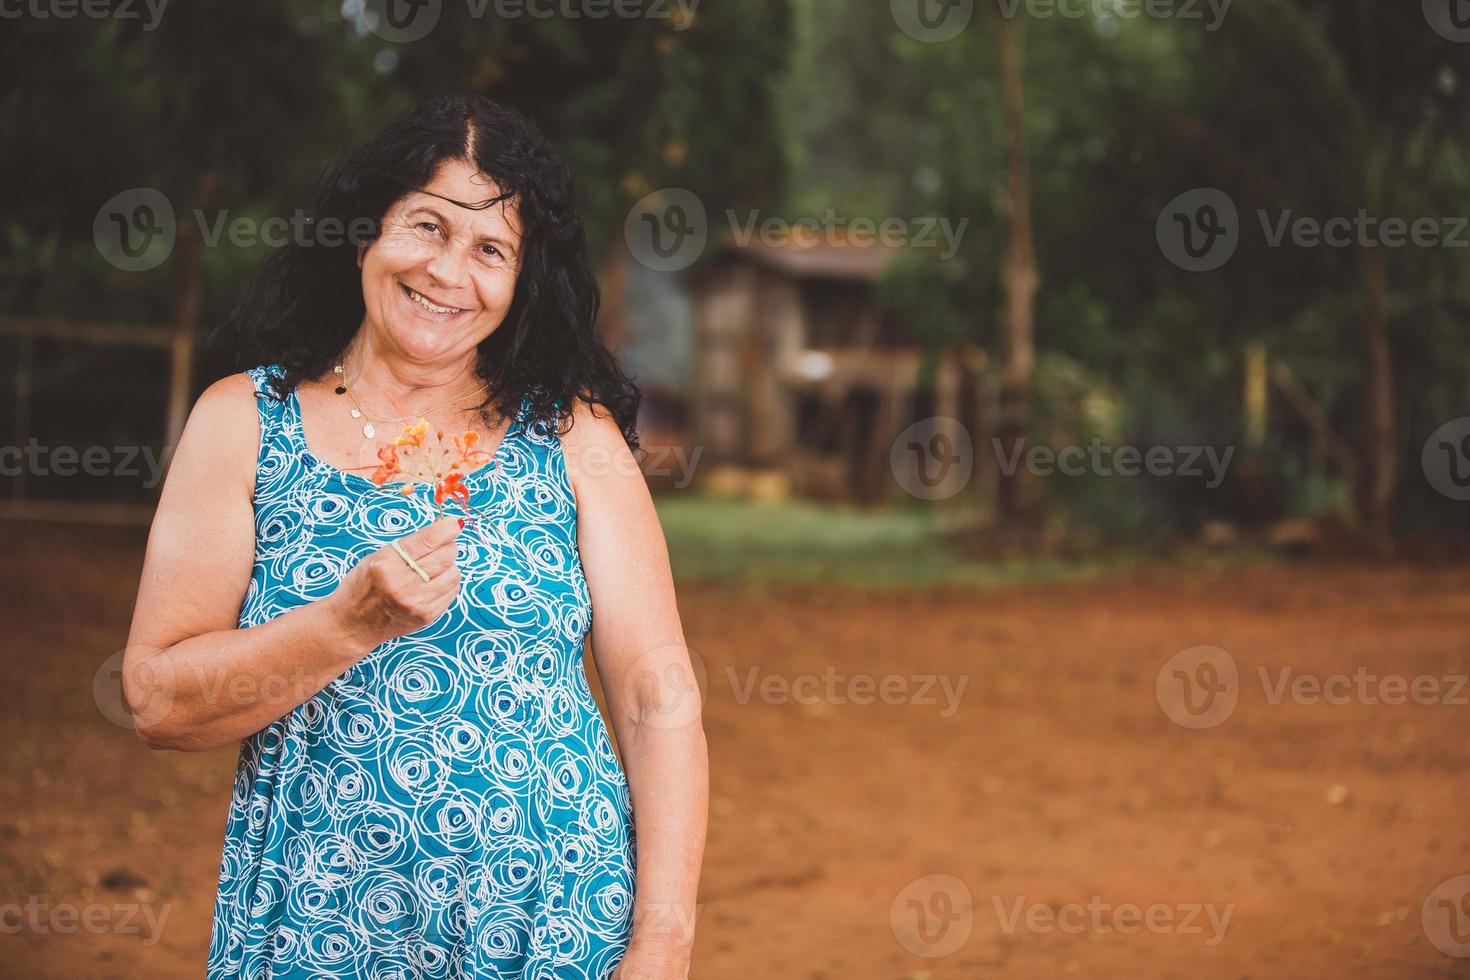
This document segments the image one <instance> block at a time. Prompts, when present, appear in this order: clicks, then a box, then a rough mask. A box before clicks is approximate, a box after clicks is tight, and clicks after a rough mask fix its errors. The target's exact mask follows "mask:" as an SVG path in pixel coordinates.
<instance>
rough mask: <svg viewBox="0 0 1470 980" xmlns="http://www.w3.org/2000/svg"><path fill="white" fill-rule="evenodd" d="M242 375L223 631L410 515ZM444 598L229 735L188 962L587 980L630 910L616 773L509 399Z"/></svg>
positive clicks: (304, 972)
mask: <svg viewBox="0 0 1470 980" xmlns="http://www.w3.org/2000/svg"><path fill="white" fill-rule="evenodd" d="M277 371H279V368H278V367H276V366H274V365H271V366H267V367H260V368H254V369H252V370H250V371H249V372H247V373H248V374H249V375H250V376H251V378H252V379H253V380H254V382H255V388H256V399H257V403H258V405H259V409H260V423H261V439H260V457H259V461H258V468H257V475H256V485H255V534H256V552H255V566H254V571H253V573H252V575H251V579H250V585H249V588H248V590H247V592H246V594H245V600H244V603H243V604H242V607H241V609H240V621H239V624H240V627H241V628H242V629H243V628H247V627H251V626H256V625H258V624H260V623H264V622H267V621H268V620H271V619H273V618H275V617H277V616H280V615H281V614H282V613H284V612H286V611H288V610H290V609H292V608H295V607H297V606H301V605H304V604H306V603H309V602H313V601H315V600H317V599H321V598H323V597H325V596H327V595H329V594H331V592H332V590H333V589H335V588H336V587H337V584H338V583H339V582H341V581H342V578H343V576H344V575H346V573H347V572H348V571H349V570H350V569H351V568H352V567H353V566H354V565H356V564H357V563H358V562H359V561H361V560H362V559H363V558H365V557H367V556H368V555H370V554H372V553H373V552H374V551H376V550H378V549H379V548H381V547H382V546H383V545H385V544H386V543H387V542H388V541H389V540H390V539H392V538H396V537H401V536H402V535H405V534H408V533H411V532H413V531H415V530H417V529H418V528H421V527H424V526H425V525H427V524H429V523H430V522H431V521H432V520H433V519H434V517H435V513H434V507H433V504H432V502H431V501H430V500H429V499H428V496H427V494H424V493H423V492H422V490H421V491H420V493H419V495H417V496H414V497H404V496H403V495H402V494H400V493H398V492H397V491H396V490H394V489H392V488H384V487H380V486H376V485H374V484H373V483H372V482H371V481H370V480H368V479H367V478H366V477H364V476H361V475H359V474H355V473H348V472H344V471H342V470H339V469H336V468H335V467H333V466H331V465H329V464H327V463H325V462H323V461H322V460H319V459H317V458H316V457H314V456H313V455H312V454H311V452H310V451H309V450H308V449H307V446H306V442H305V438H304V436H303V433H302V427H301V408H300V403H299V402H298V400H297V398H296V395H295V393H294V392H292V393H291V395H290V396H289V397H288V398H287V399H285V400H284V401H280V400H277V399H276V398H274V397H273V395H272V394H271V392H270V389H269V388H268V387H267V386H266V379H267V375H268V373H269V372H277ZM466 485H467V486H468V488H469V490H470V494H471V501H472V503H473V504H474V506H475V507H477V508H479V509H481V510H482V511H483V512H484V513H486V514H488V515H489V518H490V520H489V522H488V526H487V522H486V521H485V520H474V521H471V523H470V524H469V525H468V526H467V527H466V528H465V529H464V531H463V532H461V534H460V536H459V545H458V547H459V552H458V559H457V560H458V564H459V568H460V572H461V577H462V578H461V585H460V593H459V596H458V598H457V599H456V600H455V602H454V604H453V605H452V606H451V607H450V608H449V610H448V611H447V612H446V613H445V614H444V615H443V616H441V617H440V618H439V619H438V620H436V621H435V622H433V623H431V624H430V625H428V626H426V627H424V628H423V629H421V630H419V631H418V632H415V633H411V634H409V635H407V636H403V637H399V638H397V639H394V640H390V641H389V642H387V643H384V644H383V645H381V646H379V647H377V648H376V649H375V650H373V651H372V652H371V653H369V654H368V655H367V656H366V657H364V658H363V659H362V660H361V661H359V662H358V663H357V664H356V665H354V666H353V667H351V668H350V669H348V670H347V671H346V672H345V673H343V674H342V675H341V676H340V677H338V678H336V679H335V680H333V681H332V682H331V683H330V684H328V685H327V686H326V687H325V688H324V689H322V690H321V691H320V692H318V693H317V694H316V695H315V696H314V697H312V698H311V699H310V700H309V701H307V702H305V703H304V704H302V705H301V706H300V707H298V708H296V709H295V710H294V711H292V712H290V713H289V714H287V715H286V716H285V717H283V718H281V719H280V720H278V721H276V722H274V723H272V724H271V725H269V726H268V727H267V728H265V729H263V730H262V731H260V732H258V733H256V734H255V735H252V736H250V737H249V738H247V739H245V740H244V741H243V742H242V744H241V752H240V762H239V768H238V771H237V774H236V778H235V786H234V793H233V795H232V798H231V800H230V810H229V819H228V825H227V828H226V831H225V844H224V854H223V858H222V860H221V862H220V875H219V895H218V899H217V902H216V905H215V914H214V926H213V931H212V934H211V938H210V948H209V966H208V978H209V980H226V978H231V980H234V978H251V980H255V978H267V977H278V978H285V977H290V978H311V980H325V978H332V980H338V978H344V977H352V978H361V980H416V978H501V977H505V978H509V977H516V978H521V977H525V978H543V977H555V978H563V977H569V978H570V977H576V978H601V977H605V976H607V975H608V974H609V973H610V972H611V971H612V969H613V967H614V966H616V965H617V963H618V961H619V960H620V959H621V957H622V955H623V952H624V950H625V949H626V946H627V939H628V933H629V929H630V925H631V912H632V898H633V885H634V867H635V863H634V837H633V825H632V810H631V806H630V800H629V796H628V784H627V780H626V778H625V776H624V773H623V770H622V767H621V766H620V764H619V762H618V759H617V756H616V755H615V753H614V751H613V747H612V743H611V740H610V739H609V737H608V733H607V729H606V726H605V725H604V724H603V720H602V715H601V714H600V712H599V711H598V708H597V704H596V702H595V701H594V700H593V699H592V695H591V692H590V691H589V690H588V687H587V679H586V676H585V674H584V672H583V669H582V642H583V638H584V637H585V636H586V634H587V630H588V628H589V626H590V622H591V612H592V610H591V602H590V599H589V596H588V592H587V583H586V581H585V579H584V578H583V576H582V566H581V561H580V558H579V556H578V553H577V543H576V518H577V515H576V501H575V498H574V496H573V494H572V489H571V484H570V482H569V480H568V478H567V471H566V464H565V460H564V458H563V455H562V450H561V443H560V440H559V438H558V437H557V435H556V434H555V432H554V431H551V429H550V428H549V427H547V426H545V425H541V424H535V423H532V422H530V421H529V418H528V410H527V404H526V403H524V402H523V403H522V406H521V413H520V415H519V416H518V417H517V419H516V420H515V422H514V424H513V425H512V426H511V429H510V431H509V432H508V433H507V435H506V436H505V439H504V441H503V442H502V443H501V446H500V447H499V449H498V451H497V452H496V454H495V457H494V460H493V462H492V463H491V464H490V465H488V466H486V467H484V468H482V469H479V470H477V471H475V472H473V473H471V474H470V475H469V476H468V477H467V478H466Z"/></svg>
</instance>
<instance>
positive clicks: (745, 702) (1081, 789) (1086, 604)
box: [0, 0, 1470, 980]
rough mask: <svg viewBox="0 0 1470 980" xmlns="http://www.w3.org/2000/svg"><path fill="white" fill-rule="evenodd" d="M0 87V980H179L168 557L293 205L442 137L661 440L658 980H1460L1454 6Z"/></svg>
mask: <svg viewBox="0 0 1470 980" xmlns="http://www.w3.org/2000/svg"><path fill="white" fill-rule="evenodd" d="M0 79H3V82H0V147H3V150H0V160H3V167H4V171H3V172H4V176H5V180H4V181H3V182H0V440H3V446H0V544H3V546H4V552H5V555H6V558H5V561H4V563H3V565H0V576H3V582H0V603H4V607H5V627H6V628H5V635H6V639H5V653H6V662H7V663H8V664H9V665H10V668H11V671H10V676H9V677H8V681H7V683H6V684H5V685H4V690H3V693H0V706H3V715H0V734H3V736H4V744H5V746H6V751H5V752H4V753H0V793H3V797H4V799H5V800H6V801H7V804H6V806H5V807H4V808H3V811H0V976H15V977H67V978H80V977H127V978H131V977H137V976H145V975H146V976H151V977H190V976H199V975H201V974H202V972H203V963H204V956H205V951H206V948H207V943H208V931H209V916H210V914H211V911H212V902H213V894H214V887H215V880H216V874H217V871H218V859H219V848H220V841H221V834H222V832H223V823H224V814H225V810H226V806H227V802H228V795H229V789H230V782H231V776H232V773H233V767H234V757H235V753H234V752H233V751H222V752H217V753H210V754H206V755H201V756H181V755H169V754H153V753H149V752H148V751H147V750H146V749H144V748H143V747H142V746H141V744H139V743H137V742H136V740H134V739H133V738H132V736H131V735H130V734H129V732H128V731H127V717H126V712H125V711H124V710H123V709H122V706H121V702H120V692H119V690H118V680H117V668H118V662H119V659H120V652H119V651H120V649H121V647H122V645H123V643H124V642H125V639H126V635H127V628H128V623H129V618H130V615H131V609H132V602H133V599H134V596H135V593H136V587H137V576H138V572H139V569H140V567H141V561H142V550H143V546H144V544H145V542H146V533H147V526H148V522H149V520H150V517H151V508H152V504H153V502H154V501H155V500H156V497H157V493H158V488H159V484H160V481H161V479H162V477H163V474H164V472H165V469H166V465H167V461H168V457H169V453H170V447H171V446H172V445H173V443H174V442H175V440H176V438H177V435H178V432H179V430H180V428H181V427H182V424H183V420H184V419H185V418H186V417H187V412H188V409H189V406H190V405H191V404H192V402H193V399H194V398H195V397H196V396H197V394H198V392H199V391H200V390H202V389H203V388H204V387H205V386H206V385H208V384H209V383H211V382H212V381H214V380H215V379H217V378H219V377H221V376H223V375H224V374H226V373H228V372H229V371H231V370H232V369H233V366H232V365H230V364H228V363H225V362H224V361H222V360H221V358H220V357H219V355H218V354H217V353H215V351H214V350H213V348H211V346H210V344H209V340H210V336H211V333H212V331H213V329H214V328H215V327H216V326H217V325H218V324H219V323H220V322H221V321H222V320H223V318H224V317H225V315H226V314H227V312H228V310H229V309H230V307H231V306H232V305H233V303H234V302H235V300H236V299H237V297H238V296H239V295H240V292H241V290H242V288H243V285H244V284H245V282H246V281H247V280H248V278H249V276H250V274H251V271H252V270H253V269H254V268H255V266H256V265H257V264H258V263H259V262H260V261H261V259H262V258H263V257H264V256H265V255H267V254H269V252H270V251H271V250H272V249H273V248H279V247H281V246H282V245H284V244H285V243H286V242H287V241H291V240H303V236H304V239H305V240H307V241H308V242H310V243H312V244H320V245H321V246H322V247H330V246H331V243H330V242H325V241H321V242H317V241H313V240H312V236H313V235H314V234H316V232H315V231H314V230H313V229H312V227H311V225H309V224H308V223H306V222H305V221H304V218H305V216H306V212H305V211H304V210H303V209H304V208H305V206H306V201H307V197H308V195H309V192H310V189H311V188H312V186H313V185H314V183H315V181H316V179H317V177H318V176H319V175H320V173H321V172H322V170H323V169H324V168H325V167H326V166H328V165H329V164H330V163H331V162H332V160H333V159H334V158H335V157H336V156H337V155H338V154H340V153H342V152H344V151H345V150H347V149H349V148H351V147H354V146H356V145H357V144H359V143H360V142H362V141H363V140H365V139H366V138H367V137H368V136H369V135H371V134H372V133H373V132H375V131H376V130H377V129H378V128H379V127H380V126H382V125H383V124H384V123H386V122H387V121H389V120H391V119H393V118H395V117H396V116H398V115H401V114H402V113H404V112H405V111H407V110H408V109H409V108H410V107H411V106H412V105H413V104H415V103H416V102H417V101H418V100H420V99H421V98H423V97H425V96H427V95H430V94H434V93H438V92H443V91H447V90H466V89H467V90H474V91H478V92H483V93H485V94H487V95H490V96H492V97H494V98H497V99H502V100H504V101H506V102H509V103H512V104H514V105H516V106H517V107H519V108H521V109H522V110H523V111H525V112H527V113H528V114H530V115H531V116H533V117H534V118H535V119H536V120H538V121H539V122H540V124H541V125H542V126H543V127H544V128H545V129H546V130H547V131H548V132H549V133H550V134H551V135H552V137H553V139H554V140H555V141H556V142H557V144H558V145H559V146H560V148H561V149H562V152H563V153H564V155H565V156H566V157H567V158H568V160H569V162H570V163H571V165H572V167H573V170H574V172H575V174H576V176H577V180H578V186H579V194H580V199H581V202H582V205H583V208H584V213H585V216H586V219H587V226H588V235H589V245H590V248H591V251H592V253H593V256H594V259H595V261H596V263H597V265H598V267H599V269H600V278H601V284H602V289H603V300H604V303H603V310H602V316H601V329H602V330H603V331H604V335H605V336H606V338H607V340H608V343H609V344H610V345H611V346H613V347H614V348H615V349H616V350H617V351H618V352H619V353H620V355H621V356H622V358H623V360H624V362H625V364H626V365H627V367H628V368H629V370H630V371H631V372H632V373H633V374H634V375H635V376H636V377H637V379H638V380H639V382H640V383H641V385H642V387H643V391H644V396H645V402H644V407H643V413H642V417H641V420H640V428H641V432H642V435H643V443H644V449H645V452H644V453H643V454H642V465H643V467H644V470H645V473H646V475H647V477H648V480H649V483H650V486H651V487H652V488H653V489H654V491H655V500H656V503H657V505H658V507H659V512H660V516H661V518H662V520H663V523H664V528H665V532H666V534H667V536H668V539H669V546H670V551H671V555H672V559H673V564H674V571H675V575H676V577H677V579H678V580H679V583H680V596H681V608H682V610H683V615H684V620H685V628H686V631H687V633H688V636H689V640H690V643H691V645H692V646H693V648H694V652H695V654H696V662H697V667H698V669H699V673H700V675H701V680H702V684H701V691H700V696H702V697H703V698H704V699H705V711H706V725H707V729H708V732H709V737H710V746H711V757H712V764H713V787H712V794H713V795H712V802H711V808H712V813H711V836H710V844H709V851H708V859H707V862H706V873H705V878H704V882H703V886H702V891H701V897H700V900H701V909H700V916H699V926H698V940H697V946H696V956H695V969H694V974H693V975H694V976H696V977H748V976H780V977H787V976H791V977H811V978H836V977H885V978H886V977H896V978H913V980H923V978H936V980H937V978H941V977H989V976H1006V977H1032V976H1034V977H1048V978H1050V977H1055V976H1057V975H1058V974H1063V973H1066V974H1075V975H1079V976H1084V977H1114V976H1116V977H1125V976H1126V977H1183V976H1191V977H1192V976H1208V977H1217V976H1218V977H1244V976H1252V977H1256V976H1261V977H1275V976H1292V977H1319V976H1320V977H1329V976H1330V977H1338V976H1342V975H1353V976H1367V977H1385V978H1406V977H1451V976H1470V824H1467V821H1466V820H1465V813H1466V803H1467V801H1470V789H1467V786H1470V783H1467V780H1466V777H1467V775H1470V741H1467V738H1466V735H1467V731H1470V728H1467V720H1470V687H1467V685H1466V677H1467V672H1470V570H1467V565H1466V562H1465V556H1466V553H1467V546H1470V505H1467V501H1470V345H1467V344H1466V342H1465V338H1466V334H1467V330H1470V277H1467V276H1466V275H1465V273H1466V272H1467V271H1470V264H1467V263H1470V129H1467V124H1470V91H1467V88H1470V4H1467V3H1465V2H1464V0H1422V3H1417V4H1416V3H1413V2H1403V0H1401V2H1398V3H1394V4H1388V3H1382V2H1378V3H1374V2H1370V0H1335V2H1327V0H1234V2H1230V0H979V2H975V0H891V2H889V3H882V2H873V0H868V2H856V0H845V2H844V0H744V2H741V3H739V4H737V3H735V2H734V0H370V2H368V0H347V2H345V3H340V4H336V3H330V2H321V0H252V2H251V3H248V4H242V3H224V2H212V0H153V2H151V3H149V2H144V0H126V2H123V0H117V2H113V0H96V2H89V0H0Z"/></svg>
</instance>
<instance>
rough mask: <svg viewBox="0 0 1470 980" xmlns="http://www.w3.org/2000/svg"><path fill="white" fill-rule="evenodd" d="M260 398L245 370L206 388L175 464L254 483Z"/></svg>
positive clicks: (177, 453)
mask: <svg viewBox="0 0 1470 980" xmlns="http://www.w3.org/2000/svg"><path fill="white" fill-rule="evenodd" d="M256 398H257V396H256V391H255V382H254V380H253V379H252V378H251V377H250V375H248V374H244V373H240V374H231V375H227V376H226V377H223V378H221V379H219V380H218V381H216V382H214V383H213V384H211V385H210V386H209V387H208V388H205V389H204V392H203V393H202V394H200V396H199V399H198V400H197V401H195V402H194V408H193V410H192V411H191V412H190V413H189V421H188V423H187V424H186V425H185V426H184V434H183V436H182V437H181V438H180V440H179V445H178V449H177V451H176V452H175V454H174V459H173V460H172V467H179V466H183V467H186V468H188V469H190V470H206V471H213V472H214V473H215V474H216V476H218V477H224V478H228V479H231V480H235V479H238V480H240V481H242V485H247V486H250V485H253V482H254V473H255V461H256V457H257V456H258V455H259V452H260V411H259V409H258V408H257V407H256ZM172 467H171V468H172ZM246 480H248V481H249V483H248V484H244V482H243V481H246Z"/></svg>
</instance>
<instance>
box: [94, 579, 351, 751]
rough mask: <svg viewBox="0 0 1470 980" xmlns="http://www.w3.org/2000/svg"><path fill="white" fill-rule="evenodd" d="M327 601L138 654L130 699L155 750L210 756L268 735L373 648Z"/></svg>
mask: <svg viewBox="0 0 1470 980" xmlns="http://www.w3.org/2000/svg"><path fill="white" fill-rule="evenodd" d="M356 632H360V631H354V630H353V629H351V628H349V624H347V623H346V622H344V621H343V620H342V618H341V617H339V616H338V615H336V613H335V611H334V609H333V607H332V606H331V605H330V603H328V602H327V601H318V602H313V603H310V604H308V605H305V606H300V607H298V608H296V609H292V610H291V611H289V612H287V613H284V614H283V615H281V616H279V617H277V618H275V619H272V620H270V621H269V622H266V623H262V624H260V625H259V626H252V627H250V628H248V629H233V630H218V631H215V632H212V633H204V634H201V635H199V636H193V637H190V638H189V639H186V640H181V641H179V642H178V643H175V644H174V645H173V646H171V647H168V648H166V649H162V650H146V649H141V648H130V649H129V650H128V651H127V656H126V659H125V663H124V667H123V692H124V696H125V698H126V700H127V702H128V704H129V706H130V708H131V710H132V712H133V719H134V724H135V727H136V729H137V733H138V736H139V737H140V738H141V739H142V740H143V741H144V742H146V743H147V744H148V745H150V746H152V747H153V748H160V749H177V750H180V751H195V752H200V751H205V750H208V749H213V748H218V747H219V746H222V745H228V744H230V743H231V742H236V741H239V740H240V739H242V738H245V737H246V736H249V735H253V734H254V733H256V732H258V731H260V730H261V729H262V728H265V727H266V726H267V725H269V724H270V723H271V722H273V721H276V720H277V719H279V718H280V717H282V716H283V715H285V714H286V713H287V712H289V711H291V710H292V709H293V708H296V707H297V706H299V705H301V704H303V703H304V702H306V701H307V700H308V699H310V698H311V697H312V695H314V694H316V693H317V692H318V691H320V690H321V689H322V688H324V687H326V686H327V685H328V684H329V683H331V681H332V680H333V679H334V678H336V677H337V676H339V675H340V674H341V673H342V672H343V671H345V670H346V669H347V668H348V667H351V666H352V665H353V664H355V663H356V662H357V661H358V660H360V659H362V657H363V656H364V655H365V654H366V653H367V652H368V651H369V650H371V649H372V646H373V644H372V641H371V640H368V639H364V638H362V637H360V636H356V635H354V634H355V633H356Z"/></svg>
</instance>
